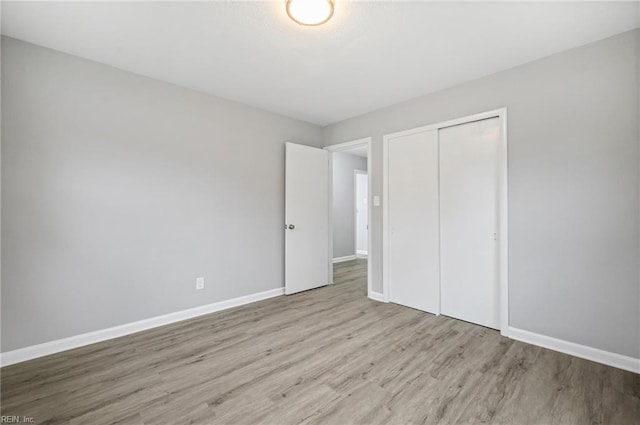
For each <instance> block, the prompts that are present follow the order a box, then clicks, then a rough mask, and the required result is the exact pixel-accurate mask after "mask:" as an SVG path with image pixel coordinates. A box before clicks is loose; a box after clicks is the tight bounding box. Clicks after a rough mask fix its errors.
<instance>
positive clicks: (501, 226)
mask: <svg viewBox="0 0 640 425" xmlns="http://www.w3.org/2000/svg"><path fill="white" fill-rule="evenodd" d="M489 118H498V119H499V120H500V127H501V132H500V136H501V137H500V143H499V148H498V167H499V170H498V176H499V177H498V204H499V205H498V281H499V282H498V285H499V288H500V289H499V297H500V300H499V306H500V307H499V308H500V333H501V334H502V335H504V336H508V329H509V255H508V253H509V246H508V244H509V237H508V230H509V229H508V150H507V108H500V109H495V110H492V111H487V112H482V113H479V114H474V115H468V116H466V117H462V118H457V119H453V120H448V121H443V122H439V123H436V124H431V125H427V126H423V127H418V128H413V129H410V130H405V131H400V132H396V133H391V134H387V135H384V136H383V137H382V184H383V186H382V201H383V202H382V206H383V208H382V234H383V249H382V267H383V276H382V290H383V298H384V301H386V302H389V292H390V288H389V282H390V276H389V253H390V246H389V236H390V234H389V228H390V226H389V203H388V201H389V143H393V139H395V138H398V137H401V136H408V135H411V134H416V133H422V132H426V131H434V130H435V131H438V130H441V129H443V128H447V127H452V126H455V125H460V124H466V123H470V122H474V121H480V120H485V119H489ZM439 304H440V302H439ZM437 314H440V310H438V312H437Z"/></svg>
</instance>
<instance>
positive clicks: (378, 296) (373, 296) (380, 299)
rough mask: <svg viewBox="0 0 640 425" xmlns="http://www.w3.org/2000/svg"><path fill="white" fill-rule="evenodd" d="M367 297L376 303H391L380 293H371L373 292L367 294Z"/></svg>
mask: <svg viewBox="0 0 640 425" xmlns="http://www.w3.org/2000/svg"><path fill="white" fill-rule="evenodd" d="M367 296H368V297H369V298H370V299H372V300H374V301H378V302H381V303H386V302H389V301H387V300H386V299H385V298H384V295H382V294H381V293H380V292H375V291H371V292H369V293H368V294H367Z"/></svg>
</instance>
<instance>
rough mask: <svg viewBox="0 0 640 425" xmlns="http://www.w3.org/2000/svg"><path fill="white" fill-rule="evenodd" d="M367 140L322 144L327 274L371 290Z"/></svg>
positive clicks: (368, 140)
mask: <svg viewBox="0 0 640 425" xmlns="http://www.w3.org/2000/svg"><path fill="white" fill-rule="evenodd" d="M370 145H371V139H370V138H366V139H360V140H355V141H352V142H347V143H341V144H339V145H333V146H328V147H325V149H326V150H328V151H330V164H331V167H330V168H331V172H330V177H331V189H330V211H329V216H330V219H331V224H330V225H329V229H330V236H329V254H330V255H329V258H330V264H329V276H330V277H331V279H332V280H331V283H335V284H343V283H348V284H359V283H362V287H363V290H364V289H365V286H364V283H365V282H366V295H369V294H370V293H371V232H370V229H371V155H370Z"/></svg>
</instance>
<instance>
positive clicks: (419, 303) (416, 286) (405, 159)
mask: <svg viewBox="0 0 640 425" xmlns="http://www.w3.org/2000/svg"><path fill="white" fill-rule="evenodd" d="M387 173H388V174H387V177H388V180H387V182H388V183H387V184H388V187H387V197H386V199H387V201H386V202H387V217H388V234H387V236H388V238H389V243H388V245H387V246H388V252H387V253H386V255H387V257H386V261H385V265H386V267H387V269H388V270H387V273H388V274H387V279H388V282H389V300H390V301H391V302H394V303H397V304H402V305H405V306H408V307H412V308H416V309H418V310H423V311H427V312H430V313H438V312H439V303H440V276H439V261H440V257H439V244H438V238H439V226H438V214H439V213H438V133H437V131H427V132H421V133H414V134H410V135H406V136H399V137H395V138H393V139H390V140H388V141H387Z"/></svg>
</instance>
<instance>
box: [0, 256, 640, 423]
mask: <svg viewBox="0 0 640 425" xmlns="http://www.w3.org/2000/svg"><path fill="white" fill-rule="evenodd" d="M365 275H366V266H365V262H364V261H363V260H356V261H352V262H345V263H341V264H338V265H336V268H335V277H336V282H337V283H336V284H335V285H331V286H328V287H325V288H321V289H317V290H313V291H308V292H305V293H302V294H297V295H292V296H287V297H285V296H282V297H278V298H274V299H271V300H266V301H262V302H258V303H255V304H251V305H247V306H244V307H240V308H236V309H233V310H228V311H225V312H221V313H216V314H211V315H208V316H203V317H200V318H197V319H193V320H189V321H185V322H181V323H177V324H174V325H169V326H165V327H162V328H157V329H153V330H150V331H146V332H142V333H138V334H135V335H130V336H126V337H122V338H118V339H115V340H111V341H107V342H103V343H99V344H94V345H91V346H87V347H83V348H79V349H76V350H72V351H68V352H65V353H60V354H56V355H52V356H48V357H44V358H41V359H36V360H32V361H29V362H25V363H21V364H17V365H13V366H9V367H6V368H3V369H2V370H1V373H2V376H1V381H0V382H1V385H2V389H1V391H2V406H1V410H2V415H28V416H33V417H34V418H35V419H36V423H38V424H54V423H55V424H57V423H70V424H89V425H98V424H111V423H118V424H140V423H145V424H188V423H194V424H234V425H236V424H238V425H239V424H274V425H285V424H336V425H346V424H423V423H424V424H453V423H456V424H480V423H491V424H514V425H517V424H541V425H550V424H613V425H633V424H638V423H640V421H639V418H640V379H639V378H640V376H639V375H635V374H632V373H630V372H624V371H622V370H618V369H614V368H611V367H607V366H603V365H599V364H596V363H592V362H589V361H586V360H581V359H577V358H575V357H571V356H568V355H563V354H559V353H556V352H553V351H549V350H546V349H543V348H539V347H535V346H532V345H527V344H523V343H519V342H516V341H513V340H509V339H506V338H503V337H501V336H500V334H499V333H498V332H496V331H493V330H490V329H486V328H483V327H480V326H475V325H472V324H469V323H465V322H462V321H458V320H454V319H450V318H446V317H442V316H440V317H436V316H433V315H430V314H426V313H422V312H419V311H416V310H412V309H409V308H405V307H401V306H398V305H394V304H383V303H377V302H374V301H371V300H368V299H367V298H366V279H365Z"/></svg>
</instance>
